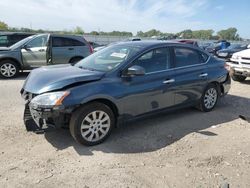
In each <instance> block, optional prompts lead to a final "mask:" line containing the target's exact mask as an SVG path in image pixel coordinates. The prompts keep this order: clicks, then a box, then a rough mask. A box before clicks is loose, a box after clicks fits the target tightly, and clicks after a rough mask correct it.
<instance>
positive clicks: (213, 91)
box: [199, 84, 219, 112]
mask: <svg viewBox="0 0 250 188" xmlns="http://www.w3.org/2000/svg"><path fill="white" fill-rule="evenodd" d="M218 97H219V92H218V87H217V86H216V85H214V84H209V85H208V87H207V88H206V89H205V91H204V92H203V94H202V97H201V99H200V105H199V109H200V110H201V111H203V112H209V111H211V110H213V108H214V107H215V106H216V104H217V101H218Z"/></svg>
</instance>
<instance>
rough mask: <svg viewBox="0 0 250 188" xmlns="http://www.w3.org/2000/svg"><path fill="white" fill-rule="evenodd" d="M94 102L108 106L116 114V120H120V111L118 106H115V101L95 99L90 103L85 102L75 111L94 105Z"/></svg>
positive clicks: (89, 101)
mask: <svg viewBox="0 0 250 188" xmlns="http://www.w3.org/2000/svg"><path fill="white" fill-rule="evenodd" d="M93 102H99V103H102V104H105V105H107V106H108V107H109V108H110V109H111V110H112V112H113V113H114V116H115V118H116V119H117V118H118V116H119V109H118V107H117V105H116V104H115V102H114V101H112V100H110V99H107V98H95V99H90V100H88V101H84V102H82V103H81V104H80V105H79V106H78V107H76V108H75V109H74V110H73V111H75V110H77V109H78V108H81V107H82V106H84V105H86V104H89V103H93Z"/></svg>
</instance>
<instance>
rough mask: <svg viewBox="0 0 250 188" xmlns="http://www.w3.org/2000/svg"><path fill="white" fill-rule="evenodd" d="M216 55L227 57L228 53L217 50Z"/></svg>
mask: <svg viewBox="0 0 250 188" xmlns="http://www.w3.org/2000/svg"><path fill="white" fill-rule="evenodd" d="M218 56H221V57H227V56H228V53H226V52H219V53H218Z"/></svg>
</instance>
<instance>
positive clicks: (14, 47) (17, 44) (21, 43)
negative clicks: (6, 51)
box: [10, 36, 34, 49]
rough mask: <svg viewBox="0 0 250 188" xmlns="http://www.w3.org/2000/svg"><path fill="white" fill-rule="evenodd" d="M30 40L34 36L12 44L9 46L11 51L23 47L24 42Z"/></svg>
mask: <svg viewBox="0 0 250 188" xmlns="http://www.w3.org/2000/svg"><path fill="white" fill-rule="evenodd" d="M32 38H34V36H30V37H27V38H25V39H23V40H20V41H19V42H17V43H15V44H13V45H12V46H10V48H11V49H16V48H18V47H20V46H22V45H24V44H25V43H26V42H28V41H29V40H31V39H32Z"/></svg>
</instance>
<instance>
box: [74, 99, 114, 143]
mask: <svg viewBox="0 0 250 188" xmlns="http://www.w3.org/2000/svg"><path fill="white" fill-rule="evenodd" d="M114 124H115V117H114V114H113V112H112V110H111V109H110V108H109V107H108V106H107V105H105V104H102V103H98V102H93V103H90V104H87V105H85V106H83V107H81V108H79V109H78V110H76V111H75V112H74V113H73V114H72V117H71V120H70V125H69V128H70V133H71V135H72V136H73V138H74V139H75V140H76V141H77V142H79V143H81V144H83V145H87V146H92V145H97V144H100V143H102V142H103V141H104V140H105V139H106V138H108V136H109V135H110V133H111V130H112V129H113V127H114Z"/></svg>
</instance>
